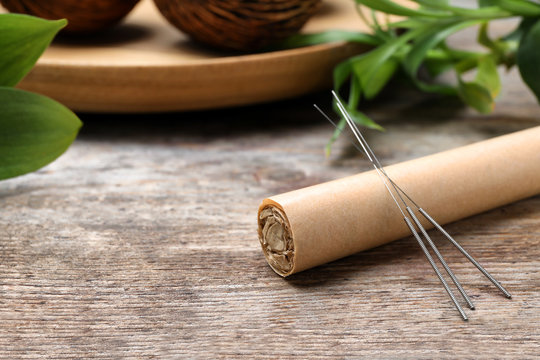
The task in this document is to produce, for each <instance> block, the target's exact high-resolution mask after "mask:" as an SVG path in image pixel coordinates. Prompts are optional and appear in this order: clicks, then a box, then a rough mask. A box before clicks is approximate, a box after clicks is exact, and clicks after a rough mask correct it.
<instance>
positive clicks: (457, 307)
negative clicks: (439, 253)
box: [404, 217, 469, 321]
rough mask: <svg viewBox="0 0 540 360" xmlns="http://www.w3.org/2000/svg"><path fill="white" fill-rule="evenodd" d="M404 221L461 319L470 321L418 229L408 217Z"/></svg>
mask: <svg viewBox="0 0 540 360" xmlns="http://www.w3.org/2000/svg"><path fill="white" fill-rule="evenodd" d="M404 220H405V223H406V224H407V226H408V227H409V229H410V230H411V233H412V234H413V235H414V238H415V239H416V241H417V242H418V245H420V248H422V251H423V252H424V255H426V257H427V259H428V261H429V263H430V265H431V267H432V268H433V270H434V271H435V274H437V277H438V278H439V280H440V281H441V283H442V284H443V286H444V289H445V290H446V292H447V293H448V296H450V299H452V302H453V303H454V305H455V307H456V309H457V310H458V311H459V313H460V315H461V317H462V318H463V320H465V321H467V320H469V319H468V318H467V315H466V314H465V311H463V309H462V308H461V305H459V303H458V302H457V300H456V297H455V296H454V293H452V290H450V287H449V286H448V283H447V282H446V280H444V278H443V276H442V274H441V272H440V270H439V268H438V267H437V265H436V264H435V261H433V258H432V257H431V255H430V253H429V251H428V249H427V248H426V245H425V244H424V242H423V241H422V239H420V236H419V235H418V233H417V232H416V229H415V228H414V226H413V224H412V223H411V220H409V218H408V217H405V218H404Z"/></svg>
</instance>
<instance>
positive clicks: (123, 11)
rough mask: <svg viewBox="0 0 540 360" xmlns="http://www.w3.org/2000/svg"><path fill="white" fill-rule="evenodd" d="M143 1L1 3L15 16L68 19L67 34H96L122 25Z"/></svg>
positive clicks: (12, 0)
mask: <svg viewBox="0 0 540 360" xmlns="http://www.w3.org/2000/svg"><path fill="white" fill-rule="evenodd" d="M138 1H139V0H48V1H42V0H0V3H1V4H2V5H3V6H4V7H5V8H6V9H7V10H9V11H11V12H14V13H22V14H29V15H34V16H39V17H41V18H44V19H51V20H55V19H63V18H65V19H67V20H68V25H67V26H66V28H65V29H64V30H63V31H64V32H66V33H93V32H97V31H100V30H103V29H106V28H108V27H110V26H113V25H115V24H116V23H118V22H119V21H120V20H122V18H123V17H124V16H126V15H127V14H128V13H129V12H130V11H131V10H132V9H133V7H134V6H135V4H137V2H138Z"/></svg>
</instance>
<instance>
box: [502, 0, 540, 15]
mask: <svg viewBox="0 0 540 360" xmlns="http://www.w3.org/2000/svg"><path fill="white" fill-rule="evenodd" d="M493 2H494V3H495V4H496V5H498V6H499V7H500V8H501V9H504V10H507V11H509V12H511V13H512V14H514V15H520V16H539V15H540V4H538V3H535V2H532V1H528V0H494V1H493Z"/></svg>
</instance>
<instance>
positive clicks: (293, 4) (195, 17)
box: [154, 0, 320, 51]
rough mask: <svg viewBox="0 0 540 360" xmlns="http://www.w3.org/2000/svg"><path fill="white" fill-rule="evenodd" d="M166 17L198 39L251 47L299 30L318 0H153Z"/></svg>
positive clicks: (228, 46)
mask: <svg viewBox="0 0 540 360" xmlns="http://www.w3.org/2000/svg"><path fill="white" fill-rule="evenodd" d="M154 2H155V3H156V5H157V7H158V9H159V10H160V11H161V13H162V14H163V15H164V16H165V18H167V20H168V21H169V22H170V23H171V24H173V25H174V26H176V27H177V28H178V29H180V30H181V31H183V32H185V33H186V34H188V35H189V36H191V37H192V38H193V39H195V40H197V41H200V42H202V43H205V44H208V45H211V46H214V47H217V48H222V49H232V50H240V51H251V50H256V49H259V48H261V47H264V46H267V45H269V44H271V43H272V42H275V41H277V40H280V39H284V38H286V37H287V36H290V35H292V34H294V33H296V32H298V31H299V30H300V28H301V27H302V26H303V25H304V24H305V23H306V21H307V20H308V19H309V18H310V16H311V15H313V14H314V13H315V12H316V10H317V8H318V7H319V4H320V0H154Z"/></svg>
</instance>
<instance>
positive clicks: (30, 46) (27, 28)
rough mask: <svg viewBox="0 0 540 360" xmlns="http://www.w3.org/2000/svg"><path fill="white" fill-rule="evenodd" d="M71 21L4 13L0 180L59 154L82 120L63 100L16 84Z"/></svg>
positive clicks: (1, 30) (0, 71)
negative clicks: (60, 100) (23, 88)
mask: <svg viewBox="0 0 540 360" xmlns="http://www.w3.org/2000/svg"><path fill="white" fill-rule="evenodd" d="M66 24H67V21H66V20H57V21H49V20H43V19H39V18H36V17H32V16H27V15H18V14H0V180H2V179H6V178H10V177H14V176H18V175H22V174H26V173H28V172H31V171H34V170H37V169H39V168H41V167H43V166H45V165H47V164H48V163H50V162H51V161H53V160H54V159H56V158H57V157H59V156H60V155H61V154H62V153H64V151H66V149H67V148H68V147H69V145H70V144H71V143H72V142H73V140H74V139H75V137H76V136H77V133H78V131H79V128H80V127H81V125H82V123H81V121H80V120H79V118H78V117H77V116H76V115H75V114H74V113H73V112H71V111H70V110H69V109H68V108H66V107H65V106H63V105H61V104H60V103H58V102H56V101H54V100H52V99H50V98H48V97H45V96H43V95H38V94H34V93H31V92H28V91H23V90H19V89H15V88H14V86H15V85H17V83H19V81H20V80H22V79H23V78H24V77H25V76H26V74H27V73H28V72H29V71H30V70H31V69H32V67H33V66H34V64H35V62H36V61H37V60H38V58H39V57H40V56H41V54H42V53H43V51H45V49H46V48H47V47H48V46H49V44H50V43H51V41H52V39H53V38H54V36H55V35H56V33H57V32H58V31H59V30H60V29H62V28H63V27H64V26H65V25H66Z"/></svg>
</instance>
